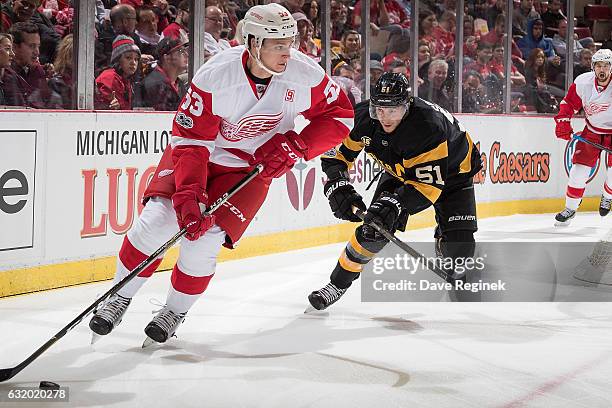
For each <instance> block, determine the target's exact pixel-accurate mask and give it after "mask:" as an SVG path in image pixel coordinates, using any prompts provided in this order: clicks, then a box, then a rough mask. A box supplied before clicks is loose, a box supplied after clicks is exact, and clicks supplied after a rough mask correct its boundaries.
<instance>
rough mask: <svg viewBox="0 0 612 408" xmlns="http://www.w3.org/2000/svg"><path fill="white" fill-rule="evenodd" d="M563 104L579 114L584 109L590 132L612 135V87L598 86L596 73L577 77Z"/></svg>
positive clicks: (587, 73)
mask: <svg viewBox="0 0 612 408" xmlns="http://www.w3.org/2000/svg"><path fill="white" fill-rule="evenodd" d="M562 103H567V104H568V105H570V106H571V107H572V109H573V111H574V113H577V112H578V111H579V110H580V109H581V108H582V109H584V114H585V119H586V124H587V127H588V128H589V130H591V131H592V132H595V133H599V134H610V133H612V86H611V85H610V83H608V85H607V86H605V87H602V86H599V85H598V84H597V78H596V77H595V73H594V72H592V71H591V72H586V73H584V74H581V75H579V76H578V77H576V80H575V81H574V83H573V84H572V85H571V86H570V88H569V90H568V92H567V95H566V96H565V98H564V99H563V102H562Z"/></svg>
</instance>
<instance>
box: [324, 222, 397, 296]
mask: <svg viewBox="0 0 612 408" xmlns="http://www.w3.org/2000/svg"><path fill="white" fill-rule="evenodd" d="M387 242H388V241H387V240H386V239H384V237H382V236H380V235H378V234H377V233H375V231H374V230H373V228H372V227H370V226H369V225H365V224H364V225H361V226H359V228H357V230H356V231H355V233H354V234H353V236H352V237H351V239H350V240H349V242H348V243H347V244H346V247H345V248H344V249H343V250H342V254H340V258H339V259H338V263H337V264H336V267H335V268H334V270H333V271H332V274H331V276H330V280H331V282H332V283H333V284H334V285H336V286H337V287H338V288H340V289H346V288H348V287H349V286H351V283H352V282H353V281H354V280H355V279H357V278H359V275H360V273H361V271H362V270H363V267H364V266H365V265H366V264H367V263H368V262H370V260H371V259H372V258H373V257H374V255H376V254H377V253H378V252H380V250H381V249H383V248H384V246H385V245H386V244H387Z"/></svg>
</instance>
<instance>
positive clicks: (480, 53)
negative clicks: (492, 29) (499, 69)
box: [464, 42, 493, 81]
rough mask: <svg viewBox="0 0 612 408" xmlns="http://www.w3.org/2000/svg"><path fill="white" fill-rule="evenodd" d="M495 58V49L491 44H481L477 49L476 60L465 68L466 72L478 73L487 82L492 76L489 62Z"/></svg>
mask: <svg viewBox="0 0 612 408" xmlns="http://www.w3.org/2000/svg"><path fill="white" fill-rule="evenodd" d="M491 58H493V47H492V46H491V44H488V43H484V42H481V43H479V44H478V48H477V49H476V60H475V61H473V62H472V63H470V64H468V65H466V66H465V69H464V72H468V71H476V72H478V73H479V74H480V76H481V77H482V78H483V79H484V80H485V81H486V79H487V77H489V76H490V75H492V72H491V69H490V67H489V62H490V61H491Z"/></svg>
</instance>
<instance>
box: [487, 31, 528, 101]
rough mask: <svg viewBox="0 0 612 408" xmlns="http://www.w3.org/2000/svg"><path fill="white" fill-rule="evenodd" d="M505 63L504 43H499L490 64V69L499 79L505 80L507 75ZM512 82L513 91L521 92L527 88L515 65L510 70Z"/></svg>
mask: <svg viewBox="0 0 612 408" xmlns="http://www.w3.org/2000/svg"><path fill="white" fill-rule="evenodd" d="M505 66H506V64H505V62H504V43H503V42H498V43H497V44H496V45H495V47H494V48H493V57H492V58H491V61H490V62H489V69H490V70H491V72H492V73H493V74H495V75H496V76H497V77H498V78H499V79H501V80H503V79H504V77H505V75H504V73H505ZM510 82H511V84H512V89H513V90H516V91H520V90H521V89H522V87H523V86H525V77H524V76H523V74H521V73H520V72H519V70H518V69H517V68H516V66H515V65H514V64H512V66H511V68H510Z"/></svg>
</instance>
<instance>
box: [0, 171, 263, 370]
mask: <svg viewBox="0 0 612 408" xmlns="http://www.w3.org/2000/svg"><path fill="white" fill-rule="evenodd" d="M262 170H263V165H261V164H258V165H257V166H255V168H254V169H253V170H251V171H250V172H249V173H247V174H246V175H245V176H244V177H243V178H242V180H240V181H239V182H238V183H236V184H235V185H234V186H233V187H232V188H230V189H229V190H228V191H227V192H226V193H225V194H223V195H222V196H221V197H219V198H218V199H217V201H215V202H214V203H213V204H212V205H211V206H210V208H208V209H207V211H206V212H205V214H211V213H213V212H214V211H215V210H217V209H218V208H219V207H221V206H222V205H223V204H224V203H225V202H226V201H227V200H228V199H229V198H230V197H231V196H233V195H234V194H235V193H237V192H238V190H240V189H242V187H244V186H245V185H247V184H248V183H249V182H250V181H251V180H253V179H254V178H255V177H256V176H257V175H258V174H259V173H260V172H261V171H262ZM186 232H187V229H186V228H183V229H182V230H180V231H179V232H177V233H176V234H175V235H174V236H173V237H172V238H170V239H169V240H168V241H167V242H166V243H165V244H163V245H162V246H161V247H159V248H158V249H157V250H156V251H155V252H153V253H152V254H151V255H150V256H149V257H148V258H147V259H145V260H144V261H142V262H141V263H140V264H139V265H138V266H137V267H136V268H134V270H133V271H132V272H130V273H129V275H127V276H126V277H125V278H123V279H122V280H121V281H120V282H119V283H117V284H116V285H115V286H113V287H112V288H110V289H109V290H108V291H107V292H106V293H104V294H103V295H102V296H100V297H99V298H98V299H96V300H95V301H94V302H93V303H92V304H91V305H89V307H88V308H87V309H85V310H84V311H83V312H81V314H79V315H78V316H77V317H75V318H74V320H72V321H71V322H70V323H68V324H67V325H66V326H65V327H63V328H62V329H61V330H60V331H59V332H57V333H56V334H55V336H53V337H51V338H50V339H49V340H48V341H47V342H46V343H45V344H43V345H42V346H40V347H39V348H38V350H36V351H35V352H34V353H32V355H30V356H29V357H28V358H26V359H25V360H24V361H22V362H21V363H19V364H17V365H16V366H15V367H11V368H3V369H0V382H3V381H6V380H10V379H11V378H13V377H14V376H15V375H17V374H18V373H19V372H20V371H21V370H23V369H24V368H26V367H27V366H28V365H30V363H32V362H33V361H34V360H36V359H37V358H38V357H39V356H40V355H41V354H42V353H44V352H45V351H46V350H47V349H48V348H49V347H51V346H52V345H53V344H55V343H56V342H57V341H58V340H59V339H61V338H62V337H64V336H65V335H66V333H68V332H69V331H70V330H72V329H74V328H75V327H76V326H77V325H78V324H79V323H81V321H82V320H83V319H84V318H85V317H87V315H89V314H90V313H91V312H93V311H94V310H95V309H96V307H97V306H98V305H99V304H100V303H101V302H103V301H104V300H105V299H107V298H108V297H110V296H112V295H114V294H115V293H117V292H118V291H119V290H120V289H121V288H122V287H124V286H125V285H126V284H127V283H128V282H129V281H130V280H132V279H133V278H134V277H136V275H138V274H139V273H140V272H142V271H143V270H144V269H145V268H146V267H147V266H149V265H150V264H151V262H153V261H154V260H155V259H157V258H158V257H159V256H161V255H162V254H163V253H164V252H166V251H167V250H168V249H169V248H170V247H171V246H172V245H174V244H175V243H176V242H177V241H178V240H179V239H180V238H181V237H182V236H183V235H185V233H186Z"/></svg>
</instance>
